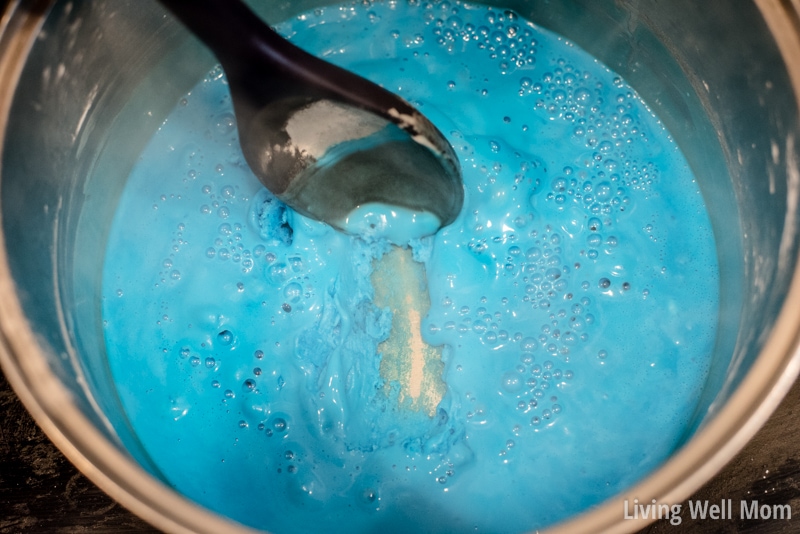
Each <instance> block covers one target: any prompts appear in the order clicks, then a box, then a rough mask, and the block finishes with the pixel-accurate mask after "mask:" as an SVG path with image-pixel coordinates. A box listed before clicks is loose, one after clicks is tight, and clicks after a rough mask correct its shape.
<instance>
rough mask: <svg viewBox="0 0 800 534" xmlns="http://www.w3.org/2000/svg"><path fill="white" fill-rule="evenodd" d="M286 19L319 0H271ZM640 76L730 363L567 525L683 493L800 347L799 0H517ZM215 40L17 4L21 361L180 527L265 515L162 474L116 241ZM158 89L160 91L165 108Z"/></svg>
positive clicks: (94, 447) (82, 448)
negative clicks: (144, 404)
mask: <svg viewBox="0 0 800 534" xmlns="http://www.w3.org/2000/svg"><path fill="white" fill-rule="evenodd" d="M253 3H254V4H255V7H256V9H257V10H258V11H259V12H260V13H261V14H262V15H263V16H264V17H265V18H266V19H267V20H270V21H277V20H280V19H283V18H286V17H288V16H291V15H292V14H295V13H298V12H301V11H304V10H307V9H310V8H312V7H313V6H314V5H316V3H315V2H313V1H304V2H297V3H291V4H290V3H288V2H272V1H270V2H267V1H265V2H255V1H254V2H253ZM506 7H510V8H512V9H515V10H517V11H518V12H520V13H521V14H523V15H525V16H526V17H528V18H530V19H532V20H533V21H535V22H537V23H539V24H540V25H542V26H544V27H547V28H550V29H552V30H555V31H556V32H558V33H561V34H563V35H565V36H566V37H567V38H569V39H571V40H573V41H574V42H576V43H577V44H579V45H580V46H582V47H583V48H585V49H586V50H588V51H589V52H591V53H592V54H594V55H595V56H596V57H598V58H599V59H601V60H602V61H603V62H605V63H606V64H607V65H608V66H609V67H611V68H612V69H613V70H615V71H617V72H618V73H620V74H621V75H622V76H623V77H625V78H626V79H627V80H628V81H629V82H630V83H631V85H633V87H634V88H635V89H636V90H637V91H638V92H639V93H640V94H641V95H642V96H643V98H644V99H645V101H646V102H648V103H649V105H650V106H651V107H652V108H653V109H654V111H655V112H656V113H657V114H658V115H659V117H660V118H661V119H662V121H663V122H664V123H665V124H666V126H667V127H668V129H669V130H670V131H671V133H672V134H673V136H674V138H675V139H676V141H677V142H678V144H679V145H680V147H681V148H682V150H683V151H684V154H685V155H686V157H687V159H688V160H689V162H690V164H691V165H692V167H693V169H694V172H695V174H696V176H697V179H698V182H699V184H700V187H701V189H702V191H703V193H704V196H705V199H706V202H707V205H708V209H709V212H710V215H711V219H712V224H713V225H714V231H715V237H716V240H717V245H718V256H719V263H720V268H721V273H720V275H721V276H720V284H721V295H722V297H721V299H722V301H721V313H720V327H719V336H718V339H717V343H716V347H715V352H714V355H713V363H712V368H711V373H710V376H709V378H708V382H707V384H706V388H705V392H704V394H703V397H702V399H701V402H700V403H699V405H698V406H697V409H696V412H695V414H694V418H693V421H692V426H691V432H688V433H687V434H686V436H685V438H684V440H683V444H682V446H681V447H680V448H679V449H678V450H677V451H676V452H675V453H674V455H673V456H672V457H671V458H670V459H669V460H668V461H667V462H666V463H665V464H664V465H663V466H661V467H660V468H659V469H658V470H657V471H656V472H654V473H652V474H651V475H650V476H649V477H648V478H647V479H645V480H644V481H643V482H641V483H640V484H639V485H637V486H636V487H634V488H630V489H629V490H627V491H626V492H624V494H622V495H618V496H616V497H614V498H613V499H610V500H609V501H607V502H605V503H603V504H602V505H600V506H598V507H596V508H595V509H592V510H590V511H587V512H586V513H585V514H583V515H582V516H580V517H576V518H574V519H572V520H570V521H568V522H567V523H565V524H562V525H556V526H554V527H553V532H569V533H577V532H599V531H604V532H630V531H633V530H635V529H638V528H641V527H642V526H644V522H643V521H633V520H626V519H624V515H623V505H622V503H623V501H624V500H625V499H628V500H629V501H633V499H634V498H638V499H639V501H640V502H648V501H649V500H650V499H653V498H655V499H657V500H658V501H659V502H662V503H678V502H680V501H681V500H682V499H685V498H686V497H687V496H689V495H690V493H691V492H692V491H694V490H695V489H697V488H698V487H699V486H700V485H701V484H703V482H705V481H706V480H708V479H709V478H710V477H711V476H712V475H714V473H716V472H717V471H718V470H719V469H720V468H721V467H722V465H723V464H724V463H725V462H726V461H727V460H729V459H730V458H731V457H732V456H733V455H734V454H735V453H736V452H737V451H738V450H739V449H740V448H741V447H742V446H743V445H744V444H745V442H746V441H747V440H748V439H749V438H750V437H751V436H752V435H753V434H754V433H755V431H756V430H757V429H758V428H759V427H760V426H761V424H762V423H763V422H764V421H765V420H766V418H767V417H768V416H769V414H770V413H771V412H772V410H773V409H774V408H775V407H776V406H777V404H778V402H779V401H780V399H781V398H782V397H783V395H784V394H785V392H786V391H787V390H788V389H789V387H790V385H791V384H792V382H793V381H794V379H795V377H796V376H797V374H798V368H799V366H800V353H798V344H799V343H800V339H799V338H800V269H798V242H799V239H798V229H800V120H798V119H799V117H798V98H799V97H800V14H799V12H800V4H799V3H798V2H797V0H791V1H789V0H786V1H780V0H755V1H754V2H750V1H746V0H737V1H730V2H725V3H722V2H701V1H692V0H672V1H670V2H659V1H658V0H564V1H558V2H557V1H555V0H527V1H526V0H509V1H508V2H507V3H506ZM213 63H214V61H213V59H212V57H211V56H210V55H209V54H208V53H207V52H205V51H204V50H203V49H202V47H200V45H199V44H198V43H197V42H196V41H195V40H194V39H193V38H191V37H190V36H189V35H188V34H187V33H186V32H185V31H184V30H183V29H182V28H180V27H179V26H178V25H177V24H175V23H174V22H172V21H171V19H169V18H168V17H165V16H164V13H163V11H162V10H161V9H160V8H159V6H158V5H157V4H156V3H155V2H144V1H143V0H71V1H66V0H62V1H50V0H29V1H26V0H12V1H11V2H10V3H9V4H8V6H7V7H6V8H5V12H4V13H3V16H2V19H0V150H2V153H1V155H2V166H1V167H0V210H1V211H0V217H2V234H0V243H2V247H0V331H1V332H2V337H1V339H0V363H2V368H3V371H4V372H5V374H6V375H7V377H8V380H9V381H10V382H11V384H12V386H13V387H14V389H15V390H16V392H17V393H18V395H19V396H20V398H21V399H22V401H23V402H24V404H25V405H26V406H27V408H28V409H29V410H30V412H31V413H32V414H33V416H34V418H35V419H36V420H37V422H38V423H39V424H40V425H41V426H42V428H43V429H44V430H45V432H46V433H47V434H48V435H49V436H50V438H51V439H52V440H53V441H54V442H55V443H56V445H58V447H59V448H60V449H61V450H62V451H63V452H64V453H65V454H66V456H67V457H68V458H70V459H71V460H72V462H73V463H75V464H76V465H77V466H78V468H80V469H81V470H82V471H83V472H84V473H85V474H86V475H87V476H88V477H89V478H91V479H92V480H93V481H94V482H95V483H97V484H98V485H99V486H100V487H101V488H103V489H104V490H105V491H106V492H108V493H109V494H110V495H111V496H112V497H114V498H115V499H117V500H118V501H119V502H121V503H122V504H123V505H125V506H126V507H128V508H129V509H131V510H132V511H133V512H135V513H137V514H138V515H140V516H141V517H143V518H144V519H146V520H147V521H149V522H151V523H152V524H153V525H155V526H157V527H159V528H161V529H163V530H166V531H172V532H190V531H195V532H222V531H234V530H236V529H243V527H241V526H239V525H236V524H234V523H232V522H230V521H229V520H227V519H225V518H222V517H219V516H217V515H215V514H213V513H212V512H210V511H208V510H205V509H202V508H201V507H199V506H198V505H196V504H193V503H192V502H190V501H188V500H186V499H185V498H183V497H181V496H180V495H178V494H177V493H175V492H174V491H173V490H171V489H170V488H168V487H167V486H166V485H165V484H164V483H162V482H161V481H160V480H159V479H158V478H157V477H156V476H154V475H151V474H149V473H151V472H152V473H157V472H158V470H157V468H156V466H153V465H151V464H150V461H149V459H148V457H147V454H146V452H145V451H144V450H143V448H142V447H141V446H140V445H139V443H138V441H137V438H136V436H135V435H134V433H133V432H132V431H131V429H130V426H129V425H128V423H127V421H126V418H125V414H124V412H123V410H122V408H121V405H120V403H119V401H118V399H117V396H116V393H115V391H114V386H113V383H112V381H111V378H110V373H109V368H108V364H107V362H106V358H105V352H104V351H105V348H104V344H103V336H102V328H101V322H102V319H101V317H100V300H99V299H100V279H101V276H100V275H101V268H102V263H103V261H102V260H103V255H104V243H105V241H106V237H107V231H108V227H109V222H110V220H111V217H112V214H113V212H114V210H115V206H116V202H117V200H118V197H119V195H120V192H121V189H122V187H123V185H124V183H125V180H126V177H127V176H128V172H129V170H130V168H131V166H132V164H133V162H134V160H135V158H136V156H137V155H138V153H139V151H140V149H141V148H142V147H143V145H144V143H145V142H146V141H147V139H149V137H150V136H151V135H152V133H153V132H154V131H155V129H156V128H157V126H158V125H159V124H160V122H161V121H162V120H163V117H164V116H165V115H166V113H167V111H168V110H169V109H170V108H171V107H172V106H173V105H174V102H175V101H176V100H177V98H178V97H179V96H180V95H182V94H184V93H185V92H186V91H187V90H189V89H190V88H191V87H192V86H193V85H194V83H195V82H196V81H197V80H198V79H199V78H200V77H201V76H202V75H203V74H205V73H206V72H207V71H208V70H209V69H210V67H211V66H212V65H213ZM143 110H144V111H143Z"/></svg>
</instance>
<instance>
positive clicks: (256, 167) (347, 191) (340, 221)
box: [159, 0, 464, 229]
mask: <svg viewBox="0 0 800 534" xmlns="http://www.w3.org/2000/svg"><path fill="white" fill-rule="evenodd" d="M159 1H160V2H161V4H163V5H164V6H165V7H167V8H168V9H169V10H170V11H171V12H172V13H173V14H174V15H175V16H176V17H177V18H178V19H179V20H180V21H181V22H183V23H184V24H185V25H186V26H187V27H188V28H189V29H190V30H191V31H192V32H193V33H194V34H195V35H196V36H197V37H199V38H200V40H201V41H202V42H203V43H204V44H205V45H206V46H208V47H209V48H210V49H211V51H212V52H213V53H214V54H215V55H216V57H217V59H218V60H219V61H220V63H221V65H222V68H223V70H224V71H225V74H226V77H227V80H228V85H229V87H230V91H231V98H232V100H233V107H234V112H235V114H236V120H237V124H238V128H239V140H240V143H241V146H242V152H243V153H244V157H245V159H246V160H247V163H248V164H249V165H250V168H251V169H252V170H253V172H254V173H255V175H256V176H257V177H258V179H259V180H260V181H261V183H262V184H264V186H266V187H267V189H269V190H270V191H272V193H274V194H275V195H276V196H277V197H278V198H280V199H281V200H282V201H284V202H285V203H286V204H288V205H289V206H291V207H292V208H294V209H295V210H297V211H298V212H300V213H302V214H304V215H307V216H310V217H313V218H315V219H318V220H322V221H325V222H327V223H329V224H331V225H332V226H335V227H337V228H340V229H341V228H343V226H344V224H345V221H346V219H347V216H348V214H350V213H351V212H352V211H353V210H354V209H355V208H357V207H359V206H363V205H365V204H369V203H381V204H384V205H389V206H397V207H401V208H405V209H409V210H412V211H414V212H428V213H430V214H433V215H435V216H436V217H437V218H438V219H439V222H440V226H445V225H447V224H450V223H451V222H453V220H454V219H455V218H456V216H457V215H458V212H459V211H460V210H461V206H462V204H463V199H464V191H463V185H462V182H461V174H460V169H459V165H458V160H457V159H456V157H455V154H454V153H453V149H452V147H451V146H450V145H449V143H448V142H447V140H446V139H445V138H444V136H443V135H442V134H441V133H440V132H439V130H437V129H436V127H435V126H434V125H433V124H431V122H430V121H428V120H427V119H426V118H425V117H424V116H422V115H421V114H420V113H419V112H417V111H416V110H415V109H414V108H413V107H412V106H411V105H410V104H409V103H408V102H406V101H405V100H403V99H402V98H400V97H398V96H396V95H394V94H392V93H390V92H389V91H387V90H385V89H383V88H382V87H380V86H378V85H376V84H374V83H372V82H370V81H368V80H365V79H364V78H361V77H360V76H357V75H355V74H353V73H351V72H349V71H346V70H344V69H341V68H339V67H336V66H334V65H332V64H330V63H327V62H325V61H323V60H321V59H318V58H316V57H314V56H312V55H311V54H308V53H307V52H305V51H303V50H302V49H300V48H298V47H297V46H295V45H293V44H291V43H289V42H288V41H287V40H285V39H283V38H282V37H281V36H280V35H278V34H277V33H276V32H274V31H273V30H272V29H271V28H270V27H269V26H267V24H265V23H264V22H263V21H262V20H261V19H260V18H259V17H258V16H257V15H256V14H255V13H253V12H252V11H251V10H250V9H249V8H248V7H247V6H246V5H245V4H244V3H243V2H242V1H241V0H159Z"/></svg>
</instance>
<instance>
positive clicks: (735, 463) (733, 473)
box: [0, 373, 800, 534]
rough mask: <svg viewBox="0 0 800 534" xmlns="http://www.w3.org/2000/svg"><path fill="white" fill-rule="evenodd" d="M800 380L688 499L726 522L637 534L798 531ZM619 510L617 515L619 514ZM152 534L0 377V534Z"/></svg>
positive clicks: (658, 527) (664, 526) (657, 527)
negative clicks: (779, 509) (759, 516)
mask: <svg viewBox="0 0 800 534" xmlns="http://www.w3.org/2000/svg"><path fill="white" fill-rule="evenodd" d="M799 416H800V382H798V383H796V384H795V385H794V387H793V388H792V390H791V391H790V393H789V394H788V395H787V397H786V398H785V399H784V401H783V403H782V404H781V405H780V407H779V408H778V410H777V411H776V412H775V413H774V414H773V416H772V417H771V418H770V419H769V421H767V423H766V425H765V426H764V428H762V429H761V430H760V431H759V432H758V434H757V435H756V436H755V437H754V438H753V440H752V441H751V442H750V443H749V444H748V445H747V447H745V449H744V450H743V451H742V452H741V453H740V454H739V455H738V456H737V457H736V458H735V459H734V460H732V461H731V462H730V463H729V464H728V465H727V466H726V467H725V468H724V469H723V471H722V472H721V473H720V474H719V475H718V476H717V477H715V478H714V479H712V480H711V481H710V482H709V483H708V484H706V485H705V486H704V487H703V488H701V489H700V490H699V491H698V492H697V493H695V495H693V496H692V497H691V498H692V499H693V500H695V499H699V500H705V499H708V500H710V501H712V503H713V502H714V501H716V502H718V501H719V500H720V499H723V498H725V499H732V502H733V516H734V519H732V520H716V521H713V520H709V519H706V520H705V521H694V522H693V521H691V519H690V517H689V510H688V506H687V505H686V504H685V503H684V506H683V510H682V513H681V517H682V519H683V521H682V524H681V525H679V526H672V525H671V524H669V522H667V521H659V522H657V523H655V524H652V525H651V526H649V527H648V528H646V529H644V530H642V531H641V533H640V534H662V533H667V532H671V533H683V532H690V533H695V532H697V533H715V534H716V533H733V532H745V533H748V534H773V533H778V532H781V533H794V532H800V418H799ZM743 499H744V500H748V501H750V500H752V499H757V500H758V501H759V504H791V506H792V514H793V516H794V515H796V517H793V518H792V519H791V520H788V521H787V520H769V521H758V520H745V521H743V520H740V519H738V517H737V516H738V515H739V514H738V506H739V504H738V503H739V501H740V500H743ZM620 513H622V510H620ZM42 532H44V533H73V532H91V533H97V532H120V533H126V532H127V533H145V532H157V531H156V530H155V529H153V528H152V527H151V526H149V525H148V524H147V523H145V522H144V521H142V520H141V519H139V518H138V517H136V516H134V515H133V514H131V513H130V512H128V511H127V510H126V509H125V508H123V507H122V506H120V505H119V504H116V503H115V502H114V501H113V500H112V499H111V498H110V497H108V496H107V495H106V494H105V493H103V492H102V491H101V490H100V489H98V488H97V487H96V486H95V485H94V484H93V483H92V482H90V481H89V480H88V479H86V477H84V476H83V475H82V474H80V473H79V472H78V471H77V469H75V467H73V466H72V464H71V463H70V462H69V461H68V460H67V459H65V458H64V456H63V455H62V454H61V452H59V451H58V449H56V448H55V446H54V445H53V444H52V443H51V442H50V441H49V440H48V439H47V437H46V436H45V435H44V434H43V433H42V431H41V430H40V429H39V427H38V426H37V425H36V423H34V422H33V420H32V419H31V417H30V415H28V413H27V411H25V408H24V407H23V406H22V404H21V403H20V401H19V399H17V396H16V395H15V394H14V392H13V391H12V390H11V388H10V387H9V385H8V382H7V381H6V379H5V377H4V376H3V375H2V374H1V373H0V534H18V533H23V534H24V533H42Z"/></svg>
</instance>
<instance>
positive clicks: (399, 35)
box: [103, 2, 718, 532]
mask: <svg viewBox="0 0 800 534" xmlns="http://www.w3.org/2000/svg"><path fill="white" fill-rule="evenodd" d="M279 30H280V31H281V32H282V33H284V34H285V35H288V36H290V37H291V39H292V41H293V42H295V43H297V44H299V45H301V46H303V47H304V48H306V49H307V50H309V51H311V52H313V53H315V54H318V55H320V56H322V57H325V58H326V59H328V60H330V61H332V62H334V63H337V64H339V65H342V66H345V67H347V68H349V69H351V70H354V71H355V72H357V73H359V74H361V75H364V76H366V77H368V78H370V79H372V80H375V81H377V82H379V83H381V84H383V85H384V86H385V87H387V88H388V89H390V90H393V91H396V92H397V93H399V94H400V95H402V96H403V97H405V98H406V99H408V100H410V101H411V102H412V103H413V104H415V105H416V106H417V107H418V108H419V109H420V110H421V111H422V112H423V113H424V114H426V115H427V116H428V117H429V118H430V119H431V120H432V121H433V122H434V123H435V124H436V125H437V126H438V127H439V129H440V130H441V131H442V132H444V133H445V134H446V135H447V136H448V138H449V140H450V142H451V143H452V144H453V146H454V147H455V149H456V151H457V153H458V154H459V157H460V158H461V166H462V169H463V173H464V183H465V189H466V198H465V207H464V209H463V211H462V213H461V215H460V216H459V218H458V219H457V220H456V221H455V222H454V223H453V224H452V225H450V226H448V227H447V228H444V229H443V230H441V231H440V232H438V234H436V235H435V236H433V237H429V238H423V239H413V235H411V234H409V235H401V234H398V235H394V234H393V235H391V236H389V239H391V240H392V241H394V242H396V243H401V244H404V245H405V247H402V248H401V247H397V246H393V245H391V244H390V243H388V242H387V241H386V239H384V238H383V237H386V236H383V237H382V236H380V235H377V234H373V235H365V236H364V237H362V238H359V237H353V236H349V235H345V234H343V233H340V232H336V231H334V230H332V229H331V228H329V227H328V226H326V225H324V224H322V223H318V222H315V221H312V220H309V219H307V218H304V217H302V216H299V215H297V214H295V213H293V212H292V211H291V210H289V209H287V208H286V207H285V206H283V205H282V204H281V203H280V202H279V201H277V200H276V199H275V198H274V197H272V196H271V195H270V194H269V193H268V192H266V191H265V190H264V189H263V188H262V187H261V186H260V184H259V183H258V181H257V180H256V179H255V177H254V176H253V175H252V174H251V172H250V171H249V169H248V168H247V166H246V164H245V163H244V160H243V158H242V155H241V153H240V151H239V148H238V142H237V135H236V129H235V123H234V117H233V114H232V109H231V105H230V97H229V94H228V92H227V86H226V85H225V79H224V76H223V75H222V72H221V71H220V70H219V69H215V70H214V71H212V72H211V73H210V74H209V75H208V76H207V77H206V79H204V80H203V81H202V82H201V83H199V84H198V85H197V86H196V87H195V88H194V89H193V90H192V91H191V93H190V94H188V95H187V96H186V97H185V98H184V99H183V100H182V101H181V102H180V103H179V104H178V105H177V106H176V108H175V110H174V111H173V112H172V114H171V115H170V116H169V117H168V118H167V120H166V121H165V123H164V125H163V126H162V128H161V129H160V130H159V132H158V133H157V134H156V135H155V136H154V137H153V140H152V142H151V143H150V145H149V146H148V147H147V149H146V150H145V152H144V153H143V155H142V158H141V160H140V162H139V164H138V165H137V167H136V168H135V169H134V171H133V172H132V174H131V176H130V179H129V183H128V184H127V186H126V190H125V192H124V194H123V197H122V199H121V201H120V205H119V208H118V212H117V214H116V219H115V221H114V225H113V228H112V230H111V237H110V241H109V244H108V252H107V259H106V265H105V272H104V302H103V312H104V319H105V333H106V340H107V348H108V356H109V361H110V365H111V369H112V372H113V374H114V377H115V380H116V384H117V387H118V390H119V393H120V397H121V400H122V402H123V405H124V406H125V409H126V411H127V413H128V416H129V418H130V421H131V424H132V425H133V428H134V429H135V431H136V432H137V435H138V436H139V437H140V439H141V441H142V443H143V444H144V446H145V447H146V449H147V450H148V452H149V454H150V455H151V457H152V458H153V460H154V462H155V463H156V465H158V466H159V468H160V469H161V472H162V473H163V476H164V477H165V478H166V480H167V482H168V483H169V484H171V485H172V486H174V487H175V488H176V489H177V490H179V491H181V492H183V493H184V494H186V495H187V496H188V497H190V498H192V499H194V500H196V501H198V502H200V503H201V504H203V505H205V506H207V507H209V508H211V509H213V510H216V511H218V512H220V513H222V514H226V515H229V516H230V517H232V518H234V519H236V520H238V521H241V522H242V523H245V524H248V525H252V526H255V527H259V528H264V529H269V530H271V531H274V532H319V531H325V532H354V531H375V530H378V529H380V530H382V531H410V530H411V529H416V530H423V531H426V532H458V531H471V532H475V531H477V532H519V531H523V530H529V529H533V528H537V527H542V526H545V525H548V524H551V523H553V522H554V521H557V520H560V519H564V518H566V517H568V516H569V515H571V514H574V513H577V512H579V511H582V510H585V509H586V508H588V507H590V506H592V505H595V504H598V503H599V502H601V501H602V500H603V499H605V498H608V497H610V496H612V495H613V494H615V493H616V492H618V491H620V490H621V489H623V488H625V487H628V486H630V485H631V484H633V483H635V482H636V481H638V480H639V479H641V478H642V477H643V476H645V475H646V474H647V473H648V472H649V471H651V470H652V469H654V468H655V467H657V466H658V465H659V463H660V462H662V461H663V460H664V459H665V458H666V457H667V456H668V455H669V454H670V453H671V452H672V450H673V448H674V447H675V446H676V444H677V443H678V442H679V440H680V439H681V437H682V432H683V431H684V430H685V429H686V427H687V423H688V421H689V418H690V417H691V414H692V410H693V408H694V406H695V402H696V400H697V398H698V395H699V392H700V390H701V388H702V385H703V382H704V379H705V376H706V372H707V367H708V362H709V357H710V352H711V350H712V348H713V343H714V336H715V329H716V319H717V303H718V281H717V277H718V275H717V265H716V255H715V248H714V241H713V236H712V232H711V228H710V224H709V221H708V217H707V214H706V212H705V208H704V205H703V200H702V198H701V196H700V194H699V191H698V187H697V184H696V183H695V180H694V177H693V176H692V174H691V172H690V170H689V168H688V166H687V164H686V162H685V160H684V159H683V156H682V155H681V153H680V151H679V150H678V148H677V147H676V146H675V144H674V143H673V141H672V140H671V139H670V138H669V136H668V134H667V133H666V132H665V131H664V129H663V127H662V126H661V125H660V123H659V122H658V120H657V119H656V118H655V117H653V115H652V114H651V112H650V111H649V110H648V109H647V107H646V106H645V105H644V104H643V103H642V102H641V100H640V99H639V98H638V96H637V95H636V94H635V93H634V92H633V90H632V89H631V88H630V87H629V86H628V85H626V83H625V82H624V81H623V80H621V79H619V78H618V77H617V76H616V75H615V74H614V73H612V72H610V71H608V70H607V69H606V68H605V67H604V66H602V65H600V64H598V63H597V62H596V61H595V60H594V59H593V58H591V57H590V56H588V55H587V54H586V53H584V52H583V51H581V50H580V49H578V48H577V47H575V46H574V45H572V44H571V43H569V42H567V41H565V40H564V39H563V38H561V37H558V36H556V35H553V34H551V33H549V32H547V31H544V30H542V29H540V28H538V27H535V26H533V25H532V24H530V23H528V22H527V21H525V20H524V19H522V18H521V17H519V16H518V15H516V14H515V13H513V12H510V11H504V10H498V9H489V8H486V7H483V6H474V5H465V4H461V3H451V2H441V3H435V4H427V3H425V4H420V3H418V2H410V3H406V2H387V3H374V4H372V5H365V4H361V3H359V4H357V5H350V4H347V5H342V6H334V7H327V8H324V9H319V10H316V11H314V12H309V13H307V14H304V15H301V16H299V17H297V18H295V19H292V20H290V21H287V22H286V23H284V24H282V25H281V26H280V27H279ZM368 208H369V207H368ZM368 208H365V210H366V211H367V212H369V213H372V215H369V214H366V215H365V214H362V215H365V216H364V217H362V218H360V219H359V221H361V222H360V223H359V224H361V225H362V226H363V228H364V229H365V230H367V229H369V228H380V224H377V226H373V225H370V224H369V221H370V217H374V218H376V219H375V222H377V223H380V220H381V219H380V217H381V216H385V215H386V213H385V212H383V213H382V212H381V211H380V210H372V211H370V210H369V209H368ZM372 208H374V207H372ZM403 215H404V214H400V215H399V216H400V217H402V216H403ZM406 215H407V214H406ZM364 221H366V223H365V222H364ZM364 224H366V226H364ZM419 224H422V225H424V224H426V222H425V221H419ZM394 226H397V228H400V229H402V228H403V226H402V225H397V224H395V225H393V227H394ZM367 233H368V232H367Z"/></svg>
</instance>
